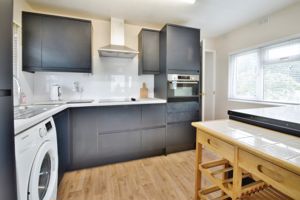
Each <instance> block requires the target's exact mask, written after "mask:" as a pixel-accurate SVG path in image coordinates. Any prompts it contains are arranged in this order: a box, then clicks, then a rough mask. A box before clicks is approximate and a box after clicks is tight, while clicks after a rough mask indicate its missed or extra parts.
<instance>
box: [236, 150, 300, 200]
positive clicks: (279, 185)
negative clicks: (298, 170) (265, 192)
mask: <svg viewBox="0 0 300 200" xmlns="http://www.w3.org/2000/svg"><path fill="white" fill-rule="evenodd" d="M239 165H240V167H241V168H243V169H244V170H246V171H248V172H250V173H251V174H253V175H254V176H257V177H258V178H260V179H263V180H264V182H266V183H268V184H270V185H272V186H273V187H274V188H276V189H277V190H279V191H281V192H283V193H285V194H287V195H288V196H290V197H292V198H294V199H299V197H300V190H299V188H300V176H299V175H297V174H295V173H293V172H290V171H288V170H286V169H283V168H281V167H279V166H277V165H274V164H273V163H271V162H269V161H266V160H264V159H261V158H259V157H257V156H254V155H253V154H250V153H248V152H246V151H243V150H239Z"/></svg>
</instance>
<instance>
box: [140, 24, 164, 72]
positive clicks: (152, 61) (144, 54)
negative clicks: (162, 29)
mask: <svg viewBox="0 0 300 200" xmlns="http://www.w3.org/2000/svg"><path fill="white" fill-rule="evenodd" d="M139 37H141V38H140V39H139V43H140V44H139V51H140V55H139V59H140V62H139V73H140V74H158V73H159V32H158V31H154V30H145V29H144V30H142V32H141V33H140V35H139Z"/></svg>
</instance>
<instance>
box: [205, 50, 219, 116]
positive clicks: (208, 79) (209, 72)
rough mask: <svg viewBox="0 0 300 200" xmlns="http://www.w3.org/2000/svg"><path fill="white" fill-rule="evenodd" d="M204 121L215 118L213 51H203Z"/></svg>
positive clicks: (214, 54)
mask: <svg viewBox="0 0 300 200" xmlns="http://www.w3.org/2000/svg"><path fill="white" fill-rule="evenodd" d="M204 56H205V57H204V77H203V79H204V80H203V81H204V91H203V93H204V95H203V100H204V108H203V110H204V119H203V120H204V121H208V120H214V119H215V56H216V53H215V51H208V50H206V51H205V53H204Z"/></svg>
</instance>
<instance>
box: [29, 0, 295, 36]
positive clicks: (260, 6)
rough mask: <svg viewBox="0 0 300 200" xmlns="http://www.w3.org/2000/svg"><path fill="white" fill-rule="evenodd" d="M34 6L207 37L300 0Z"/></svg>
mask: <svg viewBox="0 0 300 200" xmlns="http://www.w3.org/2000/svg"><path fill="white" fill-rule="evenodd" d="M27 1H28V2H30V3H31V4H32V5H36V6H37V5H38V6H40V7H44V8H45V7H47V8H48V7H49V8H51V9H55V10H59V11H64V12H70V11H72V12H76V13H78V14H82V15H87V16H91V17H97V18H102V19H109V18H110V17H111V16H113V17H119V18H123V19H125V20H126V22H127V23H131V24H140V25H147V24H148V25H149V24H151V25H155V26H162V25H163V24H165V23H175V24H181V25H188V26H193V27H198V28H201V30H202V33H203V34H204V36H206V37H214V36H218V35H221V34H224V33H226V32H228V31H230V30H232V29H234V28H237V27H239V26H241V25H243V24H246V23H248V22H250V21H253V20H255V19H258V18H261V17H264V16H266V15H269V14H271V13H273V12H275V11H277V10H280V9H282V8H284V7H287V6H289V5H291V4H293V3H295V2H299V0H197V1H196V3H195V4H188V3H185V2H184V1H185V0H27Z"/></svg>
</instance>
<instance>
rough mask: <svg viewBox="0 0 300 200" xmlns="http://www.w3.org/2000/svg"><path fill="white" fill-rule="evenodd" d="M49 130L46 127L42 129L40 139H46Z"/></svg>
mask: <svg viewBox="0 0 300 200" xmlns="http://www.w3.org/2000/svg"><path fill="white" fill-rule="evenodd" d="M47 133H48V132H47V129H46V127H43V128H40V129H39V134H40V137H41V138H43V137H45V136H46V135H47Z"/></svg>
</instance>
